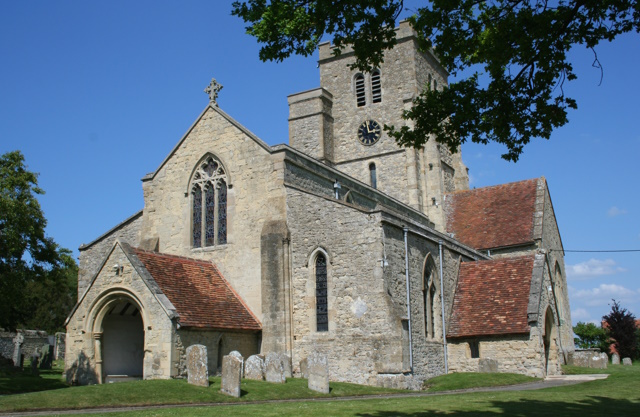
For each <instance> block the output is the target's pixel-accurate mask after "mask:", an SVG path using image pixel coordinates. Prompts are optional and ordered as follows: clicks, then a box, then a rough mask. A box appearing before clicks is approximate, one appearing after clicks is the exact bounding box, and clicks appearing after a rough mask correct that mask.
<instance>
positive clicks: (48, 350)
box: [40, 344, 53, 369]
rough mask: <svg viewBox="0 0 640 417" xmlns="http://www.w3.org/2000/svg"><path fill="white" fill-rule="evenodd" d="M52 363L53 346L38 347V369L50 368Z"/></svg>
mask: <svg viewBox="0 0 640 417" xmlns="http://www.w3.org/2000/svg"><path fill="white" fill-rule="evenodd" d="M52 365H53V346H51V345H49V344H47V345H42V348H41V349H40V369H51V367H52Z"/></svg>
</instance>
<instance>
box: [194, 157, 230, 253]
mask: <svg viewBox="0 0 640 417" xmlns="http://www.w3.org/2000/svg"><path fill="white" fill-rule="evenodd" d="M191 197H192V198H191V201H192V206H191V209H192V217H191V219H192V220H191V227H192V233H191V241H192V245H193V247H194V248H200V247H204V246H215V245H222V244H224V243H227V175H226V173H225V170H224V167H223V166H222V164H221V163H220V162H219V161H217V160H216V159H215V158H214V157H212V156H209V157H207V158H206V159H205V160H204V161H203V162H202V163H200V166H198V168H197V169H196V171H195V173H194V175H193V179H192V180H191Z"/></svg>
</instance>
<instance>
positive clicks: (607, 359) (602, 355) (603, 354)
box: [600, 352, 609, 364]
mask: <svg viewBox="0 0 640 417" xmlns="http://www.w3.org/2000/svg"><path fill="white" fill-rule="evenodd" d="M600 357H601V358H602V359H603V360H604V361H605V362H606V363H607V364H608V363H609V356H608V355H607V354H606V353H604V352H601V353H600Z"/></svg>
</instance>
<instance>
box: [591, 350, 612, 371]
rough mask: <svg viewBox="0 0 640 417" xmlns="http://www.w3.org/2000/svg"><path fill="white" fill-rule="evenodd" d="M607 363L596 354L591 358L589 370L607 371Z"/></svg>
mask: <svg viewBox="0 0 640 417" xmlns="http://www.w3.org/2000/svg"><path fill="white" fill-rule="evenodd" d="M605 357H606V355H605ZM607 362H609V361H608V360H607V359H604V358H603V357H602V355H600V354H599V353H598V354H595V355H593V356H592V357H591V360H590V361H589V368H595V369H607Z"/></svg>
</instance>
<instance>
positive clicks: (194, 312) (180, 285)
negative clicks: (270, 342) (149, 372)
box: [131, 248, 261, 330]
mask: <svg viewBox="0 0 640 417" xmlns="http://www.w3.org/2000/svg"><path fill="white" fill-rule="evenodd" d="M131 249H132V250H133V252H134V253H135V255H136V256H137V257H138V259H139V260H140V261H141V262H142V263H143V265H144V267H145V268H146V269H147V271H148V272H149V273H150V274H151V276H152V277H153V279H154V280H155V281H156V283H157V284H158V286H159V287H160V289H161V290H162V292H163V293H164V295H166V296H167V298H168V299H169V301H171V303H172V304H173V305H174V306H175V308H176V310H177V311H178V314H180V325H181V326H183V327H197V328H215V329H230V330H260V329H261V326H260V322H259V321H258V319H257V318H256V317H255V316H254V315H253V313H251V311H250V310H249V308H248V307H247V306H246V305H245V304H244V303H243V302H242V300H241V299H240V297H239V296H238V294H236V292H235V291H234V290H233V289H232V288H231V286H230V285H229V283H228V282H227V281H226V280H225V279H224V277H223V276H222V274H221V273H220V271H218V268H216V266H215V265H214V264H213V263H211V262H206V261H201V260H196V259H190V258H183V257H180V256H173V255H167V254H162V253H157V252H148V251H145V250H142V249H138V248H131Z"/></svg>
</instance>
